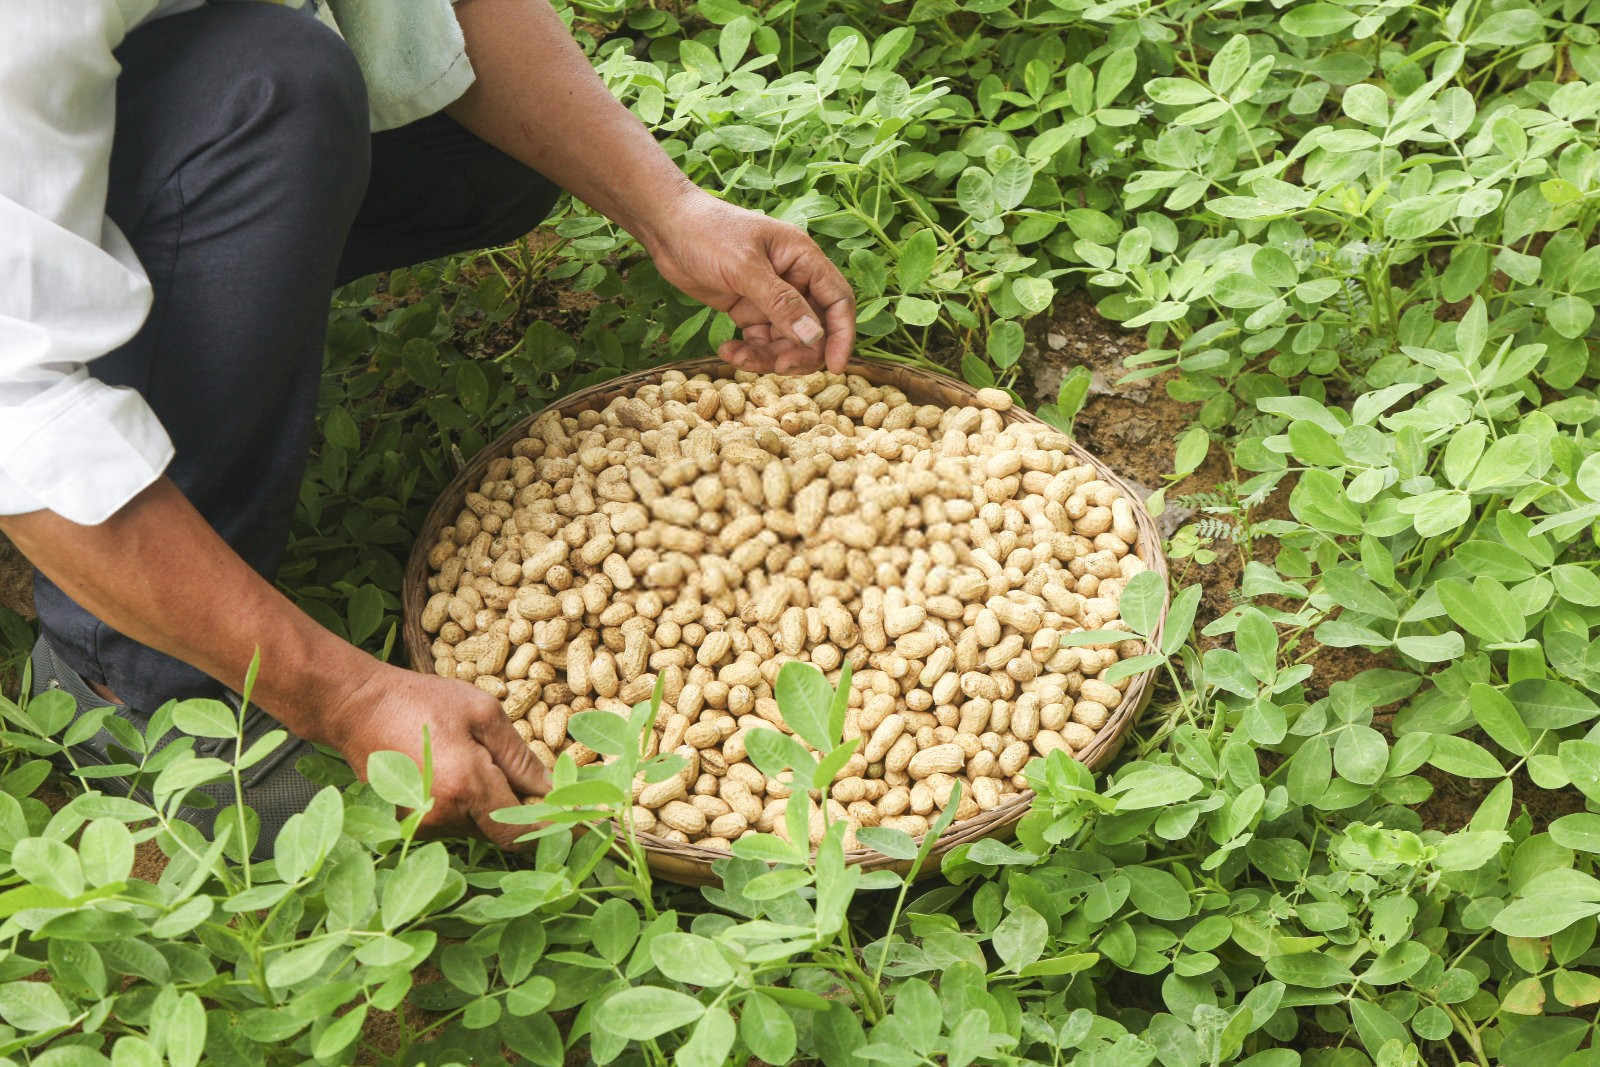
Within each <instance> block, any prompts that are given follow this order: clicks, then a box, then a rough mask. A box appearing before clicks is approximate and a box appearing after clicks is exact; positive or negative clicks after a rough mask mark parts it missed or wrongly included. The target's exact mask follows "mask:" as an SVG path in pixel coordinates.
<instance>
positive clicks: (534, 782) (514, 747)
mask: <svg viewBox="0 0 1600 1067" xmlns="http://www.w3.org/2000/svg"><path fill="white" fill-rule="evenodd" d="M498 712H499V709H496V715H495V717H494V718H493V719H490V720H487V721H484V722H474V723H473V725H472V737H473V740H475V741H477V742H478V744H480V745H482V746H483V747H484V748H485V749H486V750H487V751H488V753H489V758H490V759H492V760H493V761H494V765H495V767H497V768H499V770H500V773H501V774H502V775H503V776H504V777H505V780H506V782H507V783H509V785H510V788H511V789H512V790H514V791H515V792H516V793H517V794H518V795H519V796H524V797H530V796H539V797H542V796H544V795H545V794H546V793H548V792H549V791H550V774H549V772H548V771H546V770H545V767H544V764H542V763H540V762H539V760H538V758H537V757H536V756H534V754H533V752H532V751H531V750H530V749H529V748H528V746H527V744H526V743H525V742H524V741H523V740H522V738H521V737H519V736H517V732H516V731H515V730H513V729H512V728H511V724H510V723H509V722H508V721H506V719H505V717H504V716H502V715H500V714H499V713H498Z"/></svg>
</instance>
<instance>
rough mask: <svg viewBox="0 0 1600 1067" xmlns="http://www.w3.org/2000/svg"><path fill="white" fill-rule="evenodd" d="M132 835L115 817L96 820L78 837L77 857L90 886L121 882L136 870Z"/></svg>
mask: <svg viewBox="0 0 1600 1067" xmlns="http://www.w3.org/2000/svg"><path fill="white" fill-rule="evenodd" d="M133 858H134V857H133V834H131V833H129V832H128V828H127V827H126V826H124V825H123V824H122V823H121V822H119V821H117V820H115V819H96V820H94V821H93V822H91V823H90V824H89V825H88V826H86V827H84V830H83V836H82V837H81V838H79V840H78V859H79V860H80V861H81V863H82V865H83V873H84V877H86V878H87V879H88V880H89V884H90V885H97V886H99V885H108V884H110V883H112V882H121V881H123V880H125V879H126V878H127V877H128V874H129V873H130V872H131V871H132V870H133Z"/></svg>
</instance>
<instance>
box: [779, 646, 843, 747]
mask: <svg viewBox="0 0 1600 1067" xmlns="http://www.w3.org/2000/svg"><path fill="white" fill-rule="evenodd" d="M774 692H775V694H776V696H777V698H778V711H779V713H780V714H782V715H783V721H784V722H785V723H787V724H788V726H789V728H790V729H791V730H793V731H794V732H795V734H796V735H798V736H799V737H800V738H801V739H802V740H804V741H805V742H806V743H807V744H809V745H810V746H811V747H812V748H814V749H816V750H817V751H818V752H824V753H825V752H827V751H828V750H829V749H831V748H832V747H833V741H832V739H831V738H830V737H829V736H828V712H829V710H830V709H831V707H832V705H833V687H832V686H831V685H829V684H828V680H827V679H826V678H824V677H823V675H822V672H821V671H820V670H818V669H817V668H816V667H814V666H812V665H811V664H809V663H801V662H799V661H798V660H791V661H789V662H788V663H785V664H784V665H783V666H782V667H781V668H779V670H778V682H777V685H776V686H774Z"/></svg>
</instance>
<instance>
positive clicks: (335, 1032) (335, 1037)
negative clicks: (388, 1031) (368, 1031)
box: [311, 1004, 367, 1060]
mask: <svg viewBox="0 0 1600 1067" xmlns="http://www.w3.org/2000/svg"><path fill="white" fill-rule="evenodd" d="M366 1021H367V1006H366V1005H365V1004H357V1005H356V1006H355V1007H354V1008H353V1009H351V1010H350V1011H347V1012H345V1013H344V1014H343V1015H341V1016H339V1017H338V1018H337V1019H334V1020H333V1021H332V1022H330V1023H329V1024H328V1026H327V1028H326V1029H324V1030H323V1031H322V1033H320V1034H318V1035H317V1037H316V1040H315V1041H313V1042H312V1043H311V1054H312V1055H313V1056H315V1057H316V1058H317V1059H319V1060H325V1059H331V1058H332V1057H333V1056H335V1055H337V1054H338V1053H339V1052H340V1051H341V1050H343V1049H344V1048H345V1047H347V1046H348V1045H349V1044H350V1042H352V1041H354V1040H355V1039H356V1038H357V1037H358V1036H359V1035H360V1034H361V1027H362V1024H363V1023H365V1022H366Z"/></svg>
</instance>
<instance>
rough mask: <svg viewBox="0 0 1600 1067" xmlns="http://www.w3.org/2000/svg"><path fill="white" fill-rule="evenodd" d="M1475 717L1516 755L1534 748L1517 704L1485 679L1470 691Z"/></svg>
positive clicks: (1504, 746) (1469, 696)
mask: <svg viewBox="0 0 1600 1067" xmlns="http://www.w3.org/2000/svg"><path fill="white" fill-rule="evenodd" d="M1468 698H1469V700H1470V703H1471V705H1472V717H1473V718H1474V719H1476V720H1477V721H1478V725H1479V726H1481V727H1483V732H1484V733H1486V734H1488V735H1489V736H1490V737H1492V738H1494V740H1495V743H1496V744H1498V745H1499V746H1500V747H1501V748H1503V749H1506V750H1507V751H1508V752H1511V753H1512V754H1513V755H1517V756H1526V755H1527V754H1528V752H1529V751H1530V750H1531V749H1532V748H1533V735H1532V734H1530V733H1529V732H1528V727H1527V725H1526V724H1525V723H1524V722H1523V721H1522V716H1521V715H1519V714H1518V713H1517V707H1516V705H1515V704H1513V703H1512V702H1511V701H1510V700H1509V699H1508V698H1507V697H1506V696H1505V694H1503V693H1501V692H1500V691H1499V690H1498V689H1496V688H1494V687H1493V686H1490V685H1485V684H1483V683H1482V682H1478V683H1475V684H1474V685H1473V686H1472V688H1471V690H1469V692H1468Z"/></svg>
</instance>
